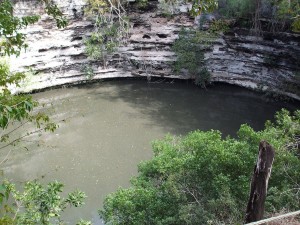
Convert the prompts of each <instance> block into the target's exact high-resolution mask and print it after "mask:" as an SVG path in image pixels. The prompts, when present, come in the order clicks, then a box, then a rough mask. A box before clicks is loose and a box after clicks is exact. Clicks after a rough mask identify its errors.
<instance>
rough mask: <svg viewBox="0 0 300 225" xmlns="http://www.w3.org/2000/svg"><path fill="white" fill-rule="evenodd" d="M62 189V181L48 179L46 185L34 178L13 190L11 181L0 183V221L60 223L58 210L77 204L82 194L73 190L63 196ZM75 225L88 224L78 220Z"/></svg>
mask: <svg viewBox="0 0 300 225" xmlns="http://www.w3.org/2000/svg"><path fill="white" fill-rule="evenodd" d="M62 191H63V184H61V183H58V182H51V183H49V184H48V185H47V187H46V188H45V187H43V186H42V185H41V184H39V183H38V182H37V181H33V182H27V183H26V184H25V185H24V191H23V192H19V191H17V190H16V188H15V185H14V184H11V183H9V182H4V183H3V184H2V185H1V186H0V203H1V204H2V206H3V207H2V208H1V211H0V213H1V215H2V217H0V224H6V225H14V224H43V225H46V224H63V221H62V220H61V212H63V211H64V210H65V209H66V208H67V207H68V206H70V207H71V206H74V207H79V206H81V205H82V204H83V199H84V198H85V197H86V196H85V194H84V193H83V192H81V191H74V192H71V193H69V194H68V196H67V198H62V197H61V196H60V194H61V193H62ZM9 197H11V198H12V199H9ZM8 200H10V201H12V202H14V204H11V203H10V202H9V201H8ZM77 224H78V225H89V224H91V223H90V222H87V221H80V222H79V223H77Z"/></svg>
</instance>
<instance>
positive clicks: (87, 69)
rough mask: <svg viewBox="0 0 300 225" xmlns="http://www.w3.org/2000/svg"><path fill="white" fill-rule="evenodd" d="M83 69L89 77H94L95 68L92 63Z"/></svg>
mask: <svg viewBox="0 0 300 225" xmlns="http://www.w3.org/2000/svg"><path fill="white" fill-rule="evenodd" d="M81 70H82V72H83V73H84V74H85V75H86V77H87V78H88V79H92V78H93V77H94V70H93V67H92V66H91V65H84V66H83V67H82V69H81Z"/></svg>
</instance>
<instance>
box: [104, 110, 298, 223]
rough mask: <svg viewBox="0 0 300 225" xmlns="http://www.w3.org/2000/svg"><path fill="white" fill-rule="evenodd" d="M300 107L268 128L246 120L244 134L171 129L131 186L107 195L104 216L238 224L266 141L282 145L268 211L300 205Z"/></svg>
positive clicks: (123, 220) (122, 219)
mask: <svg viewBox="0 0 300 225" xmlns="http://www.w3.org/2000/svg"><path fill="white" fill-rule="evenodd" d="M299 135H300V111H297V112H295V114H294V115H290V114H289V112H288V111H286V110H282V111H281V112H279V113H277V115H276V122H275V123H271V122H270V121H268V122H267V123H266V126H265V129H264V130H262V131H258V132H256V131H254V130H253V129H252V128H251V127H250V126H248V125H242V126H241V128H240V130H239V131H238V133H237V138H231V137H227V138H225V139H224V138H222V134H221V133H220V132H219V131H214V130H212V131H208V132H203V131H194V132H191V133H189V134H188V135H187V136H185V137H173V136H167V137H166V138H165V139H164V140H161V141H156V142H154V144H153V151H154V157H153V159H152V160H150V161H146V162H142V163H141V164H140V165H139V166H138V170H139V175H138V176H137V177H136V178H134V179H132V181H131V183H132V187H131V188H128V189H119V190H118V191H117V192H115V193H112V194H110V195H109V196H107V198H106V200H105V202H104V208H103V210H101V211H100V215H101V216H102V218H103V219H104V221H105V222H106V223H107V224H161V225H162V224H239V223H242V221H243V217H244V210H245V209H246V204H247V198H248V192H249V188H250V187H249V184H250V177H251V173H252V170H253V166H254V165H255V160H256V157H257V151H258V144H259V141H260V140H267V141H268V142H269V143H272V145H273V146H274V147H275V148H276V158H275V162H274V165H273V170H272V176H271V180H270V183H269V187H270V189H269V193H268V198H267V212H276V211H278V210H280V209H283V208H284V209H287V210H293V209H297V208H298V207H299V204H300V195H299V184H300V174H299V173H300V160H299V148H298V144H299V140H298V139H297V138H299Z"/></svg>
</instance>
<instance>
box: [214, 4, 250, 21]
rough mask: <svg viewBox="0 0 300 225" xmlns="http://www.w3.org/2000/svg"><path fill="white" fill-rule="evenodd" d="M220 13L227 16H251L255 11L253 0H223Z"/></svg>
mask: <svg viewBox="0 0 300 225" xmlns="http://www.w3.org/2000/svg"><path fill="white" fill-rule="evenodd" d="M219 11H220V13H221V14H222V15H223V16H225V17H227V18H249V19H250V18H251V17H252V15H253V13H254V11H255V1H253V0H225V1H223V4H222V7H220V9H219Z"/></svg>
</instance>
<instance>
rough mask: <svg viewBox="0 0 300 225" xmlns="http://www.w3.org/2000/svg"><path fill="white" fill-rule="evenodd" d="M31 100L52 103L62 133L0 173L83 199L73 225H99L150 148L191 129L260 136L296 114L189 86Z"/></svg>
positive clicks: (85, 91) (136, 84) (130, 85)
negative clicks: (279, 115) (107, 201)
mask: <svg viewBox="0 0 300 225" xmlns="http://www.w3.org/2000/svg"><path fill="white" fill-rule="evenodd" d="M34 98H36V99H38V100H39V101H40V102H43V103H46V104H47V103H50V102H52V103H53V107H54V110H53V109H51V110H50V112H51V113H52V118H53V119H54V120H55V121H60V122H59V125H60V127H59V129H57V130H56V131H55V132H54V133H53V134H47V135H43V136H42V137H41V138H40V139H36V140H39V142H38V144H37V143H36V142H33V143H31V142H30V143H25V144H24V143H23V144H22V145H20V146H18V149H17V151H14V152H13V154H12V155H11V156H10V158H9V160H8V161H7V162H6V163H5V164H4V165H3V166H2V167H4V168H3V169H4V174H5V176H7V177H9V178H10V179H12V180H13V181H14V182H25V181H26V180H32V179H40V180H41V181H42V182H44V183H46V182H48V181H51V180H59V181H62V182H63V183H64V184H65V185H66V186H65V190H66V191H71V190H74V189H77V188H78V189H80V190H82V191H84V192H85V193H86V194H87V195H88V198H87V199H86V205H85V206H84V207H83V208H80V209H75V210H70V211H67V212H66V215H65V217H66V218H67V219H68V220H69V221H70V222H71V223H70V224H75V221H77V220H78V219H79V218H83V219H91V218H92V220H93V222H94V224H101V221H100V220H99V218H98V214H97V209H99V208H100V207H101V206H102V202H103V199H104V197H105V196H106V195H107V194H108V193H110V192H113V191H115V190H116V189H117V188H118V187H128V186H129V179H130V177H132V176H133V175H136V174H137V164H138V163H139V162H140V161H141V160H146V159H150V158H151V156H152V151H151V141H152V140H155V139H158V138H163V137H164V136H165V135H166V134H167V133H171V134H176V135H184V134H186V133H187V132H189V131H191V130H195V129H201V130H210V129H219V130H221V131H222V132H223V133H224V134H225V135H234V134H235V133H236V131H237V130H238V128H239V126H240V124H242V123H248V124H250V125H251V126H252V127H253V128H254V129H256V130H259V129H262V128H263V124H264V122H265V121H266V120H267V119H272V118H273V116H274V113H275V112H276V111H277V110H279V109H281V108H282V107H287V108H289V109H293V110H294V109H296V108H297V107H299V105H296V104H294V105H292V104H284V103H279V102H266V101H265V99H264V97H263V96H261V95H259V94H257V93H254V92H251V91H249V90H245V89H242V88H238V87H234V86H228V85H215V86H213V87H211V88H210V89H208V90H202V89H199V88H197V87H195V86H194V85H192V84H189V83H186V82H175V83H155V84H150V83H146V81H134V80H127V81H112V82H102V83H98V84H92V85H85V86H78V87H72V88H67V89H56V90H50V91H46V92H43V93H38V94H35V95H34ZM35 138H38V137H33V138H32V139H35ZM25 147H26V148H27V149H29V151H28V150H26V148H25ZM2 154H3V153H2ZM2 157H3V156H2Z"/></svg>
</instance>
